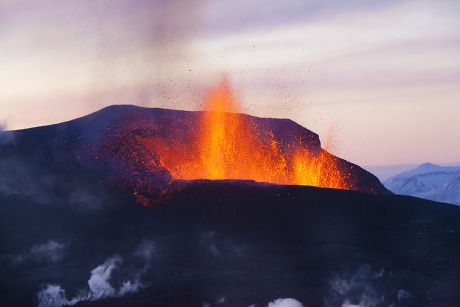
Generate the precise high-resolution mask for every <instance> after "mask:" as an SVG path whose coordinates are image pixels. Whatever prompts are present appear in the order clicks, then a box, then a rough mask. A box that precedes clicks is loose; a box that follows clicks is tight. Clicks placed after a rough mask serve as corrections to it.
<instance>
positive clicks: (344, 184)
mask: <svg viewBox="0 0 460 307" xmlns="http://www.w3.org/2000/svg"><path fill="white" fill-rule="evenodd" d="M231 111H232V110H227V109H225V110H221V111H216V110H210V111H209V110H208V111H197V112H189V111H177V110H165V109H157V108H141V107H136V106H126V105H120V106H111V107H107V108H104V109H102V110H100V111H98V112H95V113H93V114H90V115H88V116H84V117H82V118H78V119H75V120H72V121H69V122H65V123H60V124H56V125H50V126H45V127H37V128H31V129H25V130H17V131H4V132H2V133H1V135H0V169H1V172H0V225H1V227H0V240H1V244H0V247H1V250H0V276H2V278H1V279H0V303H1V305H2V306H36V305H38V306H41V307H42V306H43V307H44V306H65V305H77V306H104V305H105V306H126V305H130V306H208V305H209V306H249V305H253V304H255V305H256V306H266V305H267V304H268V303H269V302H271V301H275V300H277V299H279V298H292V299H296V300H298V301H300V302H302V303H304V304H306V305H307V306H350V305H359V306H388V305H394V306H458V305H459V304H460V296H459V293H460V288H459V285H460V267H459V265H458V259H459V257H460V222H459V221H460V208H459V207H456V206H452V205H447V204H442V203H436V202H432V201H428V200H422V199H417V198H414V197H409V196H398V195H394V194H392V193H390V192H388V191H387V190H386V189H385V188H384V187H383V186H382V185H381V183H380V182H379V181H378V179H377V178H376V177H375V176H373V175H372V174H370V173H368V172H366V171H364V170H363V169H362V168H360V167H359V166H357V165H355V164H352V163H349V162H347V161H345V160H342V159H340V158H337V157H335V156H333V155H331V154H330V153H328V152H327V151H325V150H324V149H322V148H321V144H320V141H319V138H318V136H317V135H316V134H315V133H313V132H311V131H309V130H308V129H306V128H303V127H302V126H300V125H298V124H296V123H295V122H293V121H291V120H287V119H271V118H258V117H253V116H249V115H244V114H240V113H233V112H231ZM210 128H212V129H210ZM241 131H245V132H246V133H245V139H246V141H247V143H246V144H244V145H241V144H239V140H240V133H241ZM214 132H215V133H214ZM215 140H217V141H218V142H214V141H215ZM216 144H217V145H216ZM219 144H220V145H219ZM221 144H225V146H221ZM254 149H257V150H260V153H257V152H254ZM237 153H241V155H239V156H234V155H235V154H237ZM216 165H217V166H219V165H220V166H221V169H220V170H216V169H215V166H216Z"/></svg>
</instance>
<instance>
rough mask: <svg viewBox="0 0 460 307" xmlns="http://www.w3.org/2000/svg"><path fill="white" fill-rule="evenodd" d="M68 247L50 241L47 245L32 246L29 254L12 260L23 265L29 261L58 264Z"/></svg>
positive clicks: (14, 257) (13, 257) (64, 244)
mask: <svg viewBox="0 0 460 307" xmlns="http://www.w3.org/2000/svg"><path fill="white" fill-rule="evenodd" d="M66 247H67V244H66V243H60V242H58V241H55V240H49V241H48V242H46V243H42V244H36V245H34V246H32V248H31V249H30V250H29V252H27V253H24V254H20V255H16V256H10V257H11V258H12V262H13V263H14V264H21V263H23V262H25V261H28V260H35V261H38V262H54V263H56V262H59V261H60V260H61V259H62V258H63V257H64V254H65V249H66Z"/></svg>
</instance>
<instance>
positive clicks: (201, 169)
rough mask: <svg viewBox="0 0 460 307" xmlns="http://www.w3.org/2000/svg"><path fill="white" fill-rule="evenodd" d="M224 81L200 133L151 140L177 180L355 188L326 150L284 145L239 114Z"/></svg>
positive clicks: (211, 97)
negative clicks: (178, 139) (168, 140)
mask: <svg viewBox="0 0 460 307" xmlns="http://www.w3.org/2000/svg"><path fill="white" fill-rule="evenodd" d="M239 111H240V108H239V105H238V103H237V101H236V99H235V95H234V93H233V92H232V91H231V90H230V87H229V84H228V82H227V81H226V80H224V81H222V82H221V83H220V84H219V85H218V86H217V87H215V88H212V89H211V90H210V91H209V92H208V94H207V97H206V109H205V111H204V112H202V113H201V117H200V120H199V124H198V125H197V126H198V127H197V130H196V131H194V133H193V135H192V136H191V137H189V138H188V140H187V141H185V140H182V142H181V143H180V144H172V143H169V144H166V143H165V142H164V140H159V139H156V140H155V141H154V142H150V144H151V145H150V146H151V148H152V151H154V152H155V153H157V155H158V157H159V160H160V165H161V166H162V167H164V168H166V169H168V170H169V172H170V173H171V175H172V176H173V178H175V179H186V180H190V179H245V180H255V181H259V182H270V183H276V184H296V185H311V186H317V187H327V188H336V189H351V184H350V182H349V180H347V177H348V175H349V174H348V173H346V172H345V171H343V170H340V168H339V159H338V158H336V157H335V156H333V155H331V154H329V153H328V152H327V151H325V150H322V149H319V150H312V149H309V146H308V144H304V143H302V140H301V139H300V138H299V139H297V140H296V141H295V142H290V143H288V144H286V143H285V142H283V140H282V139H280V138H279V137H275V135H274V133H273V132H272V131H270V130H267V129H264V128H263V127H260V126H259V125H258V124H257V122H255V121H253V120H252V121H251V120H249V118H250V116H248V115H245V114H241V113H239Z"/></svg>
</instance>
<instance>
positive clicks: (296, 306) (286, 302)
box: [267, 298, 303, 307]
mask: <svg viewBox="0 0 460 307" xmlns="http://www.w3.org/2000/svg"><path fill="white" fill-rule="evenodd" d="M267 307H303V304H302V303H301V302H299V301H298V300H296V299H293V298H279V299H276V300H274V301H273V302H270V303H268V305H267Z"/></svg>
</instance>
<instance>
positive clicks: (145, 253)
mask: <svg viewBox="0 0 460 307" xmlns="http://www.w3.org/2000/svg"><path fill="white" fill-rule="evenodd" d="M155 252H156V248H155V243H154V242H153V241H147V240H146V241H143V242H142V243H141V244H140V245H139V247H138V248H137V250H136V251H135V252H134V254H133V255H134V256H135V257H140V258H141V259H142V260H143V262H144V264H143V266H142V268H141V269H139V270H138V271H137V272H135V273H134V278H133V280H126V281H123V282H122V283H121V286H120V287H119V288H118V289H116V288H115V287H114V286H112V284H111V283H110V280H111V277H112V273H113V272H114V271H115V270H117V269H118V268H119V267H120V265H121V263H122V262H123V259H122V258H121V257H120V256H119V255H114V256H112V257H110V258H108V259H106V260H105V261H104V263H102V264H101V265H98V266H97V267H96V268H94V269H93V270H91V274H90V277H89V279H88V288H87V289H82V290H80V291H79V294H78V295H77V296H75V297H73V298H72V299H67V296H66V292H65V290H64V289H63V288H62V287H61V286H60V285H56V284H48V285H46V286H45V287H44V288H43V289H42V290H41V291H39V293H38V294H37V298H38V306H39V307H54V306H62V305H70V306H72V305H75V304H77V303H79V302H83V301H97V300H101V299H105V298H109V297H122V296H124V295H126V294H128V293H134V292H137V291H139V289H140V288H141V287H143V286H144V285H143V284H142V283H141V278H142V276H143V275H144V274H145V273H146V272H147V270H148V269H149V268H150V263H151V260H152V257H153V255H154V253H155Z"/></svg>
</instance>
